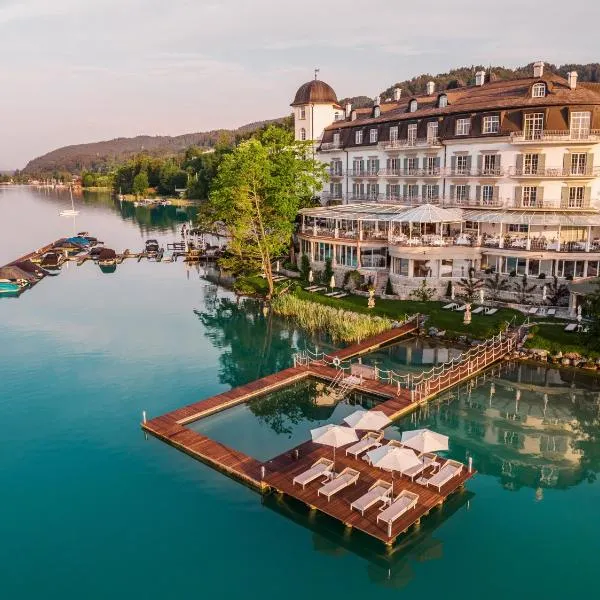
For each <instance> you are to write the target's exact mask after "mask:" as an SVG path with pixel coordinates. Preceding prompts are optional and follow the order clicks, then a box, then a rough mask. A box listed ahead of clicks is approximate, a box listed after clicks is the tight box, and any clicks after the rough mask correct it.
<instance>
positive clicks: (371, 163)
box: [367, 157, 379, 175]
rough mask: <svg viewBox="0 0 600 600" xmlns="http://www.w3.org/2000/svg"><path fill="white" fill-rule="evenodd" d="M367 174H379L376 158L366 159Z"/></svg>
mask: <svg viewBox="0 0 600 600" xmlns="http://www.w3.org/2000/svg"><path fill="white" fill-rule="evenodd" d="M367 173H368V174H369V175H377V174H378V173H379V159H378V158H374V157H371V158H368V159H367Z"/></svg>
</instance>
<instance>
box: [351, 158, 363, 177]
mask: <svg viewBox="0 0 600 600" xmlns="http://www.w3.org/2000/svg"><path fill="white" fill-rule="evenodd" d="M352 172H353V174H354V175H355V176H356V175H359V176H360V175H363V174H364V172H365V163H364V161H363V159H362V158H355V159H354V160H353V161H352Z"/></svg>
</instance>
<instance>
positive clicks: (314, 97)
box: [291, 79, 337, 106]
mask: <svg viewBox="0 0 600 600" xmlns="http://www.w3.org/2000/svg"><path fill="white" fill-rule="evenodd" d="M300 104H337V96H336V95H335V92H334V91H333V88H332V87H331V86H330V85H329V84H327V83H325V82H324V81H319V80H318V79H313V80H312V81H307V82H306V83H304V84H302V85H301V86H300V87H299V88H298V91H297V92H296V96H295V98H294V101H293V102H292V104H291V106H298V105H300Z"/></svg>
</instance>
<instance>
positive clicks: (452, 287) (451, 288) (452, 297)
mask: <svg viewBox="0 0 600 600" xmlns="http://www.w3.org/2000/svg"><path fill="white" fill-rule="evenodd" d="M455 295H456V294H455V293H454V284H452V283H450V300H454V297H455Z"/></svg>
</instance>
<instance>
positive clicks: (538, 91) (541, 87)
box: [531, 83, 546, 98]
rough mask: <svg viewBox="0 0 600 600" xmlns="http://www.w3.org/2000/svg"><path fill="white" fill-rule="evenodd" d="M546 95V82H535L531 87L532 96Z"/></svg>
mask: <svg viewBox="0 0 600 600" xmlns="http://www.w3.org/2000/svg"><path fill="white" fill-rule="evenodd" d="M545 95H546V84H545V83H535V84H534V85H533V87H532V88H531V97H532V98H543V97H544V96H545Z"/></svg>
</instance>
